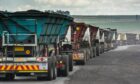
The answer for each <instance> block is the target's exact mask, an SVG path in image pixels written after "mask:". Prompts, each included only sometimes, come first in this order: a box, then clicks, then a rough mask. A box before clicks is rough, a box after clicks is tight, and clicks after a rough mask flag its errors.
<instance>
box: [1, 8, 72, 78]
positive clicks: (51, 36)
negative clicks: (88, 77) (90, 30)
mask: <svg viewBox="0 0 140 84" xmlns="http://www.w3.org/2000/svg"><path fill="white" fill-rule="evenodd" d="M71 21H72V18H71V17H69V16H65V15H60V14H52V13H48V12H40V11H36V10H30V11H23V12H14V13H10V12H1V13H0V29H1V30H2V32H1V35H2V41H3V42H2V47H3V52H4V54H3V55H2V56H1V58H0V62H1V65H0V74H1V75H0V76H2V77H5V78H6V79H8V80H12V79H14V76H15V75H18V76H28V75H30V76H37V78H38V79H48V80H52V79H55V78H56V76H57V74H58V73H59V74H60V73H61V72H62V74H63V75H67V74H68V73H65V72H67V71H68V70H65V64H67V65H68V63H66V62H68V61H67V60H68V58H66V56H61V55H59V54H58V53H59V49H58V48H59V47H58V45H59V41H60V40H62V39H63V38H64V36H65V33H66V31H67V28H68V26H69V24H70V23H71ZM63 57H64V59H66V60H63ZM60 70H61V71H60ZM63 72H64V73H63Z"/></svg>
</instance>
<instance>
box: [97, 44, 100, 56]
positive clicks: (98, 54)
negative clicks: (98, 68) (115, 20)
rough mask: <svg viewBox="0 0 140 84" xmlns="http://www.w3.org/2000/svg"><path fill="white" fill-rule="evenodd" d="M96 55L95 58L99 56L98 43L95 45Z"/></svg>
mask: <svg viewBox="0 0 140 84" xmlns="http://www.w3.org/2000/svg"><path fill="white" fill-rule="evenodd" d="M96 55H97V56H99V55H100V46H99V43H96Z"/></svg>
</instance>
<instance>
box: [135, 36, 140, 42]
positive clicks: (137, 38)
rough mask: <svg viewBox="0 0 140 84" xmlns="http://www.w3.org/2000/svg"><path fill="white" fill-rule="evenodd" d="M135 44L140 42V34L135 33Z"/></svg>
mask: <svg viewBox="0 0 140 84" xmlns="http://www.w3.org/2000/svg"><path fill="white" fill-rule="evenodd" d="M136 44H140V34H136Z"/></svg>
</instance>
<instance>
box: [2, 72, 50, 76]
mask: <svg viewBox="0 0 140 84" xmlns="http://www.w3.org/2000/svg"><path fill="white" fill-rule="evenodd" d="M6 74H15V75H17V76H47V75H48V71H46V70H42V71H0V77H5V75H6Z"/></svg>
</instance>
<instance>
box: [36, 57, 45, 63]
mask: <svg viewBox="0 0 140 84" xmlns="http://www.w3.org/2000/svg"><path fill="white" fill-rule="evenodd" d="M37 61H38V62H47V58H46V57H38V58H37Z"/></svg>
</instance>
